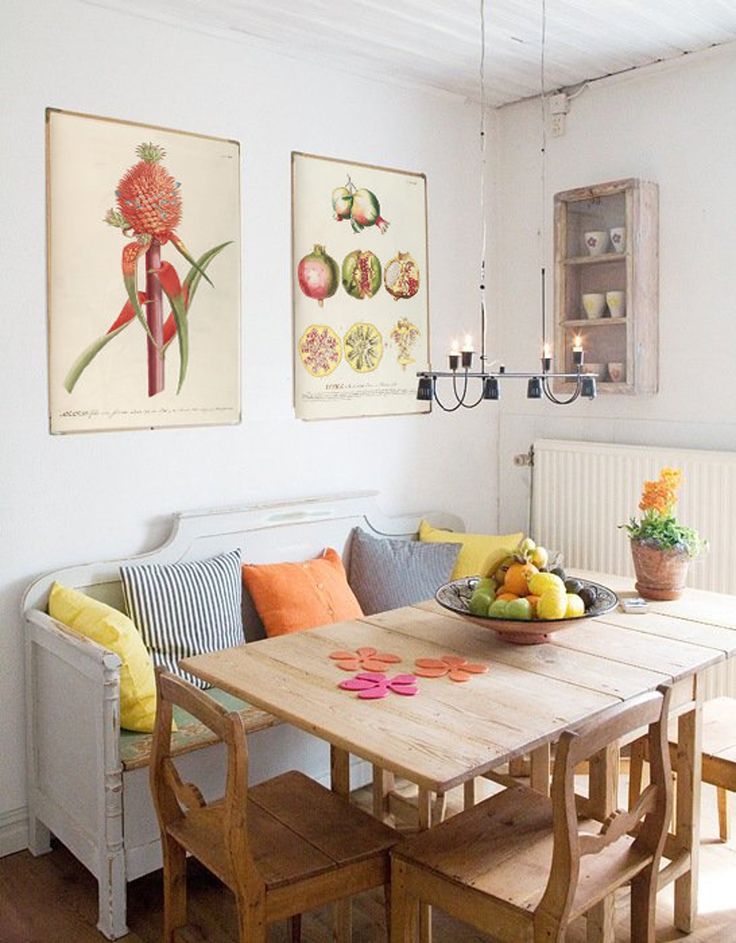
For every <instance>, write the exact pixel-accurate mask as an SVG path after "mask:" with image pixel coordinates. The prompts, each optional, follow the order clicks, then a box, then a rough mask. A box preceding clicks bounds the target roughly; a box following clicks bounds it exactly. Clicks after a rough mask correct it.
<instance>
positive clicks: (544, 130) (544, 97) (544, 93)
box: [539, 0, 547, 350]
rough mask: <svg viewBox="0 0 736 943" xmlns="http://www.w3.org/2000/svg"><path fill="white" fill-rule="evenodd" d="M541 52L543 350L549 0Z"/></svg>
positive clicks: (544, 327)
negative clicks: (546, 58) (546, 70)
mask: <svg viewBox="0 0 736 943" xmlns="http://www.w3.org/2000/svg"><path fill="white" fill-rule="evenodd" d="M541 47H542V48H541V53H540V56H539V88H540V92H541V94H540V96H539V101H540V108H541V111H542V150H541V158H542V160H541V164H542V167H541V188H542V225H541V233H540V236H539V256H540V259H539V260H540V268H541V270H542V350H544V348H545V345H546V343H547V304H546V292H545V281H546V276H547V273H546V268H545V240H546V238H547V112H546V108H545V105H546V100H547V88H546V84H545V65H546V63H545V54H546V51H547V0H542V32H541Z"/></svg>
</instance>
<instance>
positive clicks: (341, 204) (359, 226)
mask: <svg viewBox="0 0 736 943" xmlns="http://www.w3.org/2000/svg"><path fill="white" fill-rule="evenodd" d="M332 209H333V211H334V213H335V219H336V220H337V221H338V222H341V221H342V220H343V219H349V220H350V225H351V226H352V228H353V232H362V231H363V230H364V229H365V228H366V227H368V226H377V227H378V229H379V231H380V232H382V233H384V232H386V230H387V229H388V227H389V222H388V220H386V219H384V218H383V217H382V216H381V204H380V203H379V202H378V197H377V196H376V194H375V193H373V192H372V191H371V190H365V189H360V190H359V189H358V188H357V187H356V186H355V184H354V183H353V181H352V180H351V179H350V175H349V174H348V179H347V182H346V184H345V186H344V187H336V188H335V189H334V190H333V191H332Z"/></svg>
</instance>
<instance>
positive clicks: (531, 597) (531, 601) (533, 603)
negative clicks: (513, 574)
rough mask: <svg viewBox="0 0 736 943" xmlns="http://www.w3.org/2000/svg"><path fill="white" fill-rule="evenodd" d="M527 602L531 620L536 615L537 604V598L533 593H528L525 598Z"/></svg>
mask: <svg viewBox="0 0 736 943" xmlns="http://www.w3.org/2000/svg"><path fill="white" fill-rule="evenodd" d="M526 598H527V599H528V600H529V604H530V605H531V607H532V619H533V618H534V616H536V614H537V603H538V602H539V596H535V595H534V594H533V593H529V595H528V596H527V597H526Z"/></svg>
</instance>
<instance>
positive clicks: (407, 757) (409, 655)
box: [181, 572, 736, 943]
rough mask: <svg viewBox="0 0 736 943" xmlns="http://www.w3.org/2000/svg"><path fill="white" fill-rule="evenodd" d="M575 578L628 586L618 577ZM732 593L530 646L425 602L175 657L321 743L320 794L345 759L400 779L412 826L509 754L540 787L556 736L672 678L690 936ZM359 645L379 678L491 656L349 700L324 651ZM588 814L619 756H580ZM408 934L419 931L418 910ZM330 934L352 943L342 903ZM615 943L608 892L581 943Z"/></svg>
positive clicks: (680, 857) (733, 633) (335, 780)
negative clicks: (466, 673)
mask: <svg viewBox="0 0 736 943" xmlns="http://www.w3.org/2000/svg"><path fill="white" fill-rule="evenodd" d="M575 575H579V576H583V577H585V578H588V579H592V580H595V581H596V582H598V583H602V584H603V585H605V586H608V587H610V588H611V589H613V590H615V591H616V592H618V593H619V595H625V594H626V593H630V594H632V595H633V593H632V588H633V587H632V583H631V581H630V580H628V579H624V578H621V577H617V576H613V575H610V574H604V573H592V572H579V573H577V574H575ZM734 602H735V600H734V597H731V596H725V595H720V594H716V593H708V592H704V591H699V590H687V591H686V592H685V594H684V595H683V597H682V598H681V599H680V600H677V601H674V602H666V603H659V602H656V603H654V602H652V603H650V604H649V606H648V611H647V612H646V613H637V614H628V613H623V612H621V611H614V612H611V613H609V614H608V615H605V616H602V617H599V618H595V619H584V620H581V621H580V624H579V625H573V626H572V627H570V628H567V629H565V630H563V631H560V632H557V633H555V634H554V635H552V636H551V641H550V642H549V643H547V644H541V645H528V646H527V645H514V644H509V643H508V642H505V641H503V640H502V639H501V638H500V637H499V636H498V635H497V634H496V633H495V632H493V631H492V629H491V628H490V627H489V626H490V623H489V622H487V621H484V620H480V619H478V620H475V619H470V618H468V617H463V616H460V615H456V614H454V613H452V612H449V611H447V610H445V609H443V608H441V607H440V606H439V604H438V603H436V602H435V601H434V600H431V601H427V602H424V603H420V604H418V605H416V606H408V607H405V608H402V609H395V610H391V611H389V612H383V613H379V614H377V615H371V616H365V617H363V618H360V619H355V620H352V621H349V622H341V623H337V624H334V625H326V626H322V627H320V628H316V629H311V630H309V631H304V632H300V633H296V634H292V635H286V636H280V637H276V638H271V639H265V640H263V641H258V642H251V643H249V644H247V645H243V646H240V647H238V648H232V649H225V650H222V651H218V652H212V653H210V654H206V655H199V656H196V657H193V658H188V659H186V660H185V661H183V662H182V663H181V664H182V667H183V668H184V669H185V670H187V671H189V672H191V673H192V674H194V675H196V676H198V677H200V678H202V679H204V680H206V681H208V682H210V683H212V684H213V685H215V686H217V687H218V688H222V689H224V690H226V691H228V692H230V693H231V694H234V695H236V696H238V697H240V698H242V699H244V700H246V701H249V702H250V703H251V704H254V705H256V706H257V707H260V708H262V709H264V710H267V711H269V712H270V713H272V714H274V715H275V716H277V717H279V718H281V719H282V720H284V721H287V722H289V723H291V724H293V725H295V726H296V727H299V728H301V729H302V730H305V731H307V732H309V733H311V734H314V735H315V736H317V737H320V738H322V739H324V740H325V741H327V742H328V743H329V744H330V748H331V775H332V788H333V789H334V790H335V791H336V792H339V793H341V794H344V795H347V794H348V793H349V790H350V781H349V757H350V754H355V755H357V756H359V757H362V758H363V759H365V760H367V761H368V762H370V763H372V764H373V766H374V769H375V770H376V775H383V774H382V773H381V772H380V771H388V772H389V773H392V774H396V775H398V776H402V777H405V778H406V779H407V780H409V781H410V782H412V783H415V784H416V785H417V786H418V789H419V799H418V813H419V824H420V827H422V828H428V827H430V826H431V825H432V797H433V796H435V795H440V796H442V795H444V794H445V793H446V792H447V791H448V790H449V789H452V788H453V787H455V786H459V785H465V787H466V789H465V792H466V800H467V801H469V802H472V801H473V787H472V784H473V783H474V781H475V779H476V778H477V777H479V776H483V775H484V774H488V773H490V774H492V773H493V771H494V770H497V769H498V768H499V767H500V766H502V765H503V764H505V763H507V762H508V761H510V760H513V759H514V758H517V757H520V756H524V755H527V754H529V755H531V757H532V761H533V762H532V784H533V785H534V786H535V788H539V789H540V790H542V791H547V790H548V788H549V772H550V747H551V745H552V744H554V743H555V741H556V740H557V739H558V737H559V735H560V733H561V732H562V731H563V730H565V729H567V728H570V727H574V726H575V725H577V724H580V723H582V722H584V721H588V720H591V719H593V718H595V717H596V716H597V715H599V714H600V713H601V712H603V711H605V710H606V708H608V707H611V706H612V705H614V704H617V703H620V702H622V701H625V700H627V699H628V698H632V697H635V696H636V695H638V694H641V693H643V692H645V691H651V690H653V689H654V688H656V687H657V686H658V685H660V684H663V683H668V684H671V685H672V686H673V692H672V712H673V714H674V715H676V716H677V727H678V744H679V746H678V759H677V772H678V776H677V787H676V789H677V795H676V805H675V807H676V812H675V815H674V819H673V822H672V827H671V832H670V836H669V838H668V840H667V844H666V847H665V858H666V859H667V863H666V866H665V867H664V868H663V870H662V872H661V875H660V886H663V885H664V884H666V883H669V882H670V881H673V880H674V881H675V911H674V913H675V918H674V919H675V925H676V927H677V928H678V929H679V930H682V931H684V932H690V931H691V930H692V928H693V924H694V920H695V917H696V912H697V876H698V842H699V807H700V763H701V713H702V711H701V708H702V702H703V690H704V679H705V673H706V672H708V671H710V670H713V668H714V666H717V665H718V663H719V662H722V661H723V660H724V659H726V658H730V657H734V655H736V608H735V607H734ZM363 647H370V648H374V649H377V650H379V651H383V652H389V653H393V654H395V655H397V656H398V657H399V658H400V659H401V661H400V662H399V663H397V664H395V665H389V666H388V668H389V670H388V672H387V675H388V676H389V677H391V676H392V675H394V674H397V673H411V672H412V669H413V668H414V665H415V660H416V659H422V658H433V659H438V658H441V656H443V655H452V656H454V657H455V658H461V659H466V660H467V661H468V662H471V663H482V664H485V665H487V666H488V671H487V673H484V674H475V675H473V676H472V677H471V680H469V681H467V682H464V683H458V682H453V681H452V680H450V678H449V677H447V676H444V677H439V678H419V679H418V687H419V691H418V693H417V694H416V696H411V697H407V696H402V695H401V694H396V693H393V692H390V693H389V694H388V696H386V697H385V698H382V699H376V700H362V699H360V698H358V697H357V696H356V694H355V693H354V692H349V691H345V690H343V689H341V688H340V687H338V684H339V682H341V681H344V680H345V678H346V677H351V676H352V675H350V674H346V672H344V671H342V670H340V668H338V667H337V665H336V662H335V660H334V659H331V658H330V657H329V656H330V654H332V653H333V652H335V651H336V650H347V651H355V650H357V649H358V648H363ZM589 774H590V779H589V794H588V801H589V812H590V813H591V814H593V815H594V816H595V817H597V818H601V819H602V818H605V816H606V815H608V814H610V813H611V812H613V811H614V810H615V808H616V807H617V805H618V796H617V787H618V751H617V750H616V749H615V748H609V749H608V750H606V751H604V752H603V753H602V754H600V755H599V756H598V757H596V758H594V760H593V761H592V762H591V765H590V771H589ZM422 916H423V919H422V921H421V925H420V929H421V935H422V937H423V939H424V940H429V939H430V937H431V926H430V919H431V918H430V917H429V915H428V913H427V911H426V910H425V911H424V912H423V915H422ZM338 922H339V927H338V936H339V937H341V938H344V939H347V938H349V937H348V934H349V928H350V920H349V908H347V909H346V908H345V907H343V908H342V909H341V911H340V916H339V920H338ZM612 939H613V901H612V900H608V901H604V902H603V903H602V904H601V905H599V906H598V907H597V908H595V910H594V911H593V912H591V913H589V914H588V940H589V941H601V943H606V941H610V940H612Z"/></svg>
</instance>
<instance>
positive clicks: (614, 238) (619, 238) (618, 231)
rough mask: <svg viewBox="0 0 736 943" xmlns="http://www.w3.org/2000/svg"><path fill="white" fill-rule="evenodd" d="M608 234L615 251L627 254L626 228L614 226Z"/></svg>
mask: <svg viewBox="0 0 736 943" xmlns="http://www.w3.org/2000/svg"><path fill="white" fill-rule="evenodd" d="M608 234H609V236H610V237H611V245H612V246H613V251H614V252H618V253H622V252H626V227H625V226H614V227H613V228H612V229H609V230H608Z"/></svg>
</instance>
